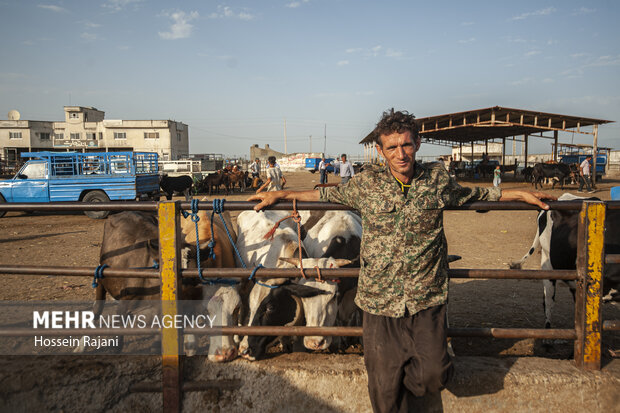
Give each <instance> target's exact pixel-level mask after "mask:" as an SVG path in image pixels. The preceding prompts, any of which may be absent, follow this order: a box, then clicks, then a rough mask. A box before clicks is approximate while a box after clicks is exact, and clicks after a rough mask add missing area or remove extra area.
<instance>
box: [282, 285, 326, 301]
mask: <svg viewBox="0 0 620 413" xmlns="http://www.w3.org/2000/svg"><path fill="white" fill-rule="evenodd" d="M281 288H284V289H286V290H288V291H290V293H291V294H293V295H294V296H297V297H299V298H310V297H316V296H317V295H321V294H328V293H329V291H325V290H321V289H320V288H314V287H310V286H309V285H301V284H294V283H293V284H287V285H283V286H282V287H281Z"/></svg>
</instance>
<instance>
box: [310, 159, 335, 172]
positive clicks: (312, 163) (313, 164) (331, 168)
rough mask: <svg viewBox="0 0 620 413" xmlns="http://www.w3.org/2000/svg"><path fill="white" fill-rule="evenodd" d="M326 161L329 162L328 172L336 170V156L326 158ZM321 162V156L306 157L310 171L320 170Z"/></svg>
mask: <svg viewBox="0 0 620 413" xmlns="http://www.w3.org/2000/svg"><path fill="white" fill-rule="evenodd" d="M325 162H328V163H329V166H328V167H327V172H334V158H325ZM320 163H321V158H306V168H305V169H306V171H310V172H312V173H315V172H316V171H318V170H319V164H320Z"/></svg>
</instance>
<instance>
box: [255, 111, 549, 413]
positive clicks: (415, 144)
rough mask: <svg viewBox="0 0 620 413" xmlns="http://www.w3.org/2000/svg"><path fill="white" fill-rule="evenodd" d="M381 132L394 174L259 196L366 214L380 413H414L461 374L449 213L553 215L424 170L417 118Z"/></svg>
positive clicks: (392, 119)
mask: <svg viewBox="0 0 620 413" xmlns="http://www.w3.org/2000/svg"><path fill="white" fill-rule="evenodd" d="M373 132H374V133H373V134H372V135H373V136H375V143H376V148H377V151H378V153H379V155H381V156H382V157H383V158H384V159H385V166H376V165H375V166H371V167H370V168H367V169H365V170H364V172H362V173H360V174H358V175H357V176H355V177H354V178H353V179H351V180H350V181H349V182H347V183H346V184H344V185H339V186H337V187H331V188H320V190H319V191H303V192H293V191H278V192H269V193H264V194H260V195H255V196H252V197H251V198H250V199H249V200H260V201H261V202H260V203H259V204H258V205H256V206H255V208H254V209H256V210H260V209H262V208H264V207H265V206H268V205H272V204H273V203H275V202H276V201H278V200H280V199H284V200H293V199H297V200H298V201H317V200H319V199H320V200H321V201H330V202H337V203H341V204H344V205H348V206H350V207H352V208H355V209H357V210H358V211H359V212H360V213H361V216H362V225H363V235H362V245H361V253H360V261H361V268H360V275H359V284H358V289H357V296H356V298H355V303H356V304H357V305H358V306H359V307H360V308H361V309H362V310H363V311H364V321H363V325H364V337H363V341H364V362H365V364H366V369H367V372H368V391H369V394H370V400H371V403H372V407H373V409H374V411H375V412H396V411H398V412H407V411H411V410H412V409H414V408H415V407H414V406H415V405H416V403H417V398H420V397H423V396H425V395H427V394H437V393H438V392H439V391H440V390H441V389H442V388H443V387H444V385H445V384H446V382H447V381H448V379H449V378H450V376H451V375H452V371H453V367H452V361H451V360H450V357H449V356H448V353H447V344H446V306H447V297H448V261H447V242H446V237H445V234H444V230H443V210H444V209H445V208H447V207H450V206H458V205H462V204H464V203H465V202H467V201H480V200H491V201H497V200H499V201H525V202H527V203H530V204H533V205H537V206H539V207H540V208H543V209H548V208H549V207H548V206H547V205H546V204H544V203H543V202H542V201H541V199H555V198H554V197H553V196H549V195H547V194H544V193H541V192H529V191H522V190H504V191H502V190H501V189H500V188H463V187H461V186H459V185H458V184H457V183H456V182H455V181H454V179H453V178H452V177H451V176H450V175H449V174H448V171H446V169H445V168H443V167H442V166H440V165H439V164H437V163H431V164H420V163H419V162H416V161H415V154H416V152H417V151H418V150H419V148H420V144H421V139H420V137H419V136H418V129H417V126H416V123H415V117H414V116H413V115H410V114H408V113H407V112H395V111H394V109H392V110H390V111H387V112H384V114H383V117H382V118H381V120H380V121H379V123H378V124H377V126H376V128H375V130H374V131H373Z"/></svg>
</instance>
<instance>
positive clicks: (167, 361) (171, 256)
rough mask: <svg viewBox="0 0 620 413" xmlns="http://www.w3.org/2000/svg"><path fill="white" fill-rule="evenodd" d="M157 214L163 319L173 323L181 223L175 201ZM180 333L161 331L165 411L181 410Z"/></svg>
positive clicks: (178, 284) (178, 285)
mask: <svg viewBox="0 0 620 413" xmlns="http://www.w3.org/2000/svg"><path fill="white" fill-rule="evenodd" d="M157 208H158V214H159V263H160V264H159V265H160V273H161V305H162V317H166V316H168V317H167V318H168V319H172V320H174V317H175V316H176V314H177V312H178V308H177V304H178V303H177V300H178V299H179V298H180V293H181V280H180V277H179V270H180V269H181V265H180V254H179V253H178V252H179V245H180V230H179V228H180V225H179V223H180V221H179V214H178V213H177V205H176V203H175V202H160V203H159V204H158V207H157ZM182 336H183V334H182V331H180V330H178V329H176V328H162V341H161V347H162V382H163V383H162V384H163V387H162V389H163V410H164V412H180V411H181V399H182V393H181V380H182V372H183V369H182V358H181V356H180V355H179V354H180V350H181V349H182V347H181V345H182V339H181V338H182Z"/></svg>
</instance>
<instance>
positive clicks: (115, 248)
mask: <svg viewBox="0 0 620 413" xmlns="http://www.w3.org/2000/svg"><path fill="white" fill-rule="evenodd" d="M203 200H204V199H203ZM225 214H226V213H225ZM199 216H200V221H199V222H198V235H199V240H200V250H201V254H200V255H201V267H202V268H232V267H235V260H234V256H233V248H232V244H231V242H230V241H229V239H228V236H227V235H226V231H225V230H224V229H223V225H222V223H221V220H220V219H219V218H217V220H216V221H214V223H215V225H214V235H215V240H216V243H215V247H214V250H215V254H216V257H215V260H213V259H211V258H209V254H208V244H209V240H210V239H211V223H210V220H209V217H207V215H206V212H205V211H200V213H199ZM225 218H226V219H227V220H228V226H229V231H231V236H232V237H233V241H232V242H235V240H236V235H235V234H234V231H233V229H232V225H230V217H228V216H226V217H225ZM181 229H182V232H183V240H184V245H183V246H182V248H183V258H184V259H183V267H194V268H195V267H196V261H195V259H194V260H193V261H192V260H191V257H192V256H194V257H195V256H196V231H195V225H194V223H193V222H192V221H191V219H190V218H189V217H188V218H182V219H181ZM158 261H159V229H158V222H157V216H156V215H155V214H153V213H147V212H137V211H125V212H121V213H118V214H114V215H111V216H110V217H109V218H108V220H107V221H106V224H105V226H104V233H103V242H102V244H101V252H100V263H101V264H107V265H109V266H110V267H113V268H148V267H151V266H153V264H154V263H157V262H158ZM186 281H192V280H186ZM195 284H196V283H195V282H194V283H191V282H189V283H187V284H186V283H185V282H184V283H183V287H182V290H181V293H180V294H179V298H180V299H182V300H199V299H202V300H203V301H204V302H205V305H206V309H207V313H208V314H209V315H210V316H215V317H216V319H215V322H214V325H223V326H232V325H235V324H236V321H235V320H233V318H234V317H235V316H236V315H237V314H238V312H239V309H240V306H241V298H240V296H239V292H238V285H237V286H230V285H225V284H217V283H216V284H212V285H210V284H204V285H200V284H199V285H195ZM106 293H109V294H110V295H111V296H112V297H113V298H114V299H116V300H125V301H129V300H159V299H160V281H159V280H158V279H149V278H126V279H125V278H105V276H104V277H103V279H101V280H100V282H99V286H98V287H97V300H105V296H106ZM98 304H101V303H98ZM126 307H128V306H126ZM193 342H194V341H193V337H192V336H190V335H186V344H188V343H189V344H190V345H191V344H192V343H193ZM186 348H187V346H186ZM236 353H237V350H236V346H235V345H234V342H233V341H232V340H231V338H230V337H215V336H214V337H212V338H211V339H210V345H209V360H212V361H229V360H232V359H233V358H235V357H236Z"/></svg>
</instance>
